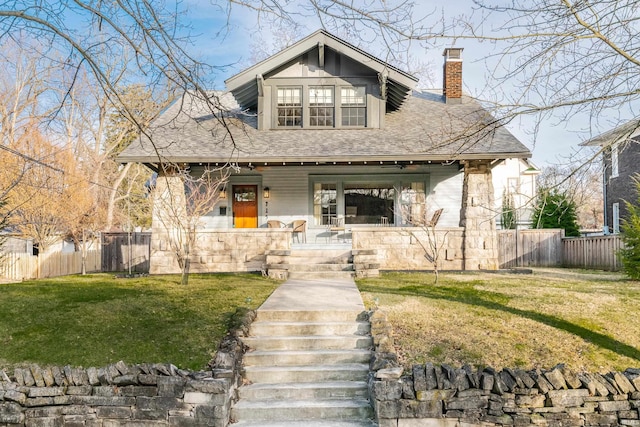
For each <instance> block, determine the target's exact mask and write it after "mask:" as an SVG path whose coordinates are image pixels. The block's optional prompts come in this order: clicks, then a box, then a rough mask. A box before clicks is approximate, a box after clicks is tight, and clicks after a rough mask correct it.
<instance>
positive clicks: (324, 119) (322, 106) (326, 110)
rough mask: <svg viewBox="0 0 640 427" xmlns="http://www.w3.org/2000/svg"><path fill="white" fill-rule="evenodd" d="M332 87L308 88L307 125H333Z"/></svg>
mask: <svg viewBox="0 0 640 427" xmlns="http://www.w3.org/2000/svg"><path fill="white" fill-rule="evenodd" d="M333 106H334V104H333V87H332V86H311V87H310V88H309V125H310V126H322V127H333Z"/></svg>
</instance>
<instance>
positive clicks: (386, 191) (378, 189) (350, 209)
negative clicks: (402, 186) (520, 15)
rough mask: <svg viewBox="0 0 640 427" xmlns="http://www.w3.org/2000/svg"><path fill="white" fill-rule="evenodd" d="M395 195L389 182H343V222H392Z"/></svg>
mask: <svg viewBox="0 0 640 427" xmlns="http://www.w3.org/2000/svg"><path fill="white" fill-rule="evenodd" d="M395 195H396V190H395V188H394V187H393V184H391V183H388V184H387V183H345V184H344V206H345V224H389V225H391V224H394V222H395V221H394V217H395V209H394V201H395Z"/></svg>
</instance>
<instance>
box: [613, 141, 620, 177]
mask: <svg viewBox="0 0 640 427" xmlns="http://www.w3.org/2000/svg"><path fill="white" fill-rule="evenodd" d="M618 151H619V143H617V142H614V143H613V144H612V145H611V178H616V177H617V176H618V174H619V173H620V171H619V166H620V165H619V163H618V161H619V158H618V157H619V156H618Z"/></svg>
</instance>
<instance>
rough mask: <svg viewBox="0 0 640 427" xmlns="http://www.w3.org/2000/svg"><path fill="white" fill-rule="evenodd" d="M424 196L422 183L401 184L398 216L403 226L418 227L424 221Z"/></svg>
mask: <svg viewBox="0 0 640 427" xmlns="http://www.w3.org/2000/svg"><path fill="white" fill-rule="evenodd" d="M426 199H427V198H426V194H425V186H424V182H411V183H403V184H402V192H401V193H400V216H401V218H402V223H403V224H413V225H420V224H423V223H424V221H425V220H426V218H425V215H426Z"/></svg>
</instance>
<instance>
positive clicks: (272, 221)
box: [267, 219, 287, 228]
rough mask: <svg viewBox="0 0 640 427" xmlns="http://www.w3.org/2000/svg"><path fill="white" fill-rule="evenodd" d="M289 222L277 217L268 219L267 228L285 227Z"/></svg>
mask: <svg viewBox="0 0 640 427" xmlns="http://www.w3.org/2000/svg"><path fill="white" fill-rule="evenodd" d="M286 226H287V224H285V223H284V222H282V221H278V220H277V219H270V220H269V221H267V228H285V227H286Z"/></svg>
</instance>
